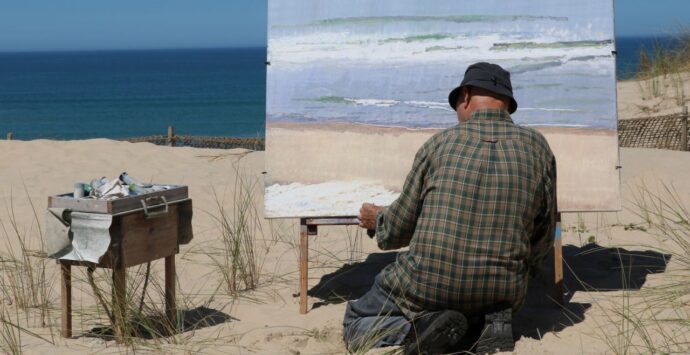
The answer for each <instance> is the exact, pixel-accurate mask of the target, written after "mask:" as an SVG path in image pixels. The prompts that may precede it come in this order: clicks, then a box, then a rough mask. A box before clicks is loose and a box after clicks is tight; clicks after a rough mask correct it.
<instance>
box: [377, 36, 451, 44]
mask: <svg viewBox="0 0 690 355" xmlns="http://www.w3.org/2000/svg"><path fill="white" fill-rule="evenodd" d="M455 37H456V36H455V35H452V34H448V33H438V34H427V35H417V36H407V37H402V38H387V39H384V40H381V41H379V44H388V43H398V42H402V43H413V42H424V41H440V40H443V39H452V38H455Z"/></svg>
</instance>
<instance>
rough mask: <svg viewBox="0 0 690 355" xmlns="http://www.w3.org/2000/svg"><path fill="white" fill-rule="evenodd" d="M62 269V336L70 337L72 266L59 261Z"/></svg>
mask: <svg viewBox="0 0 690 355" xmlns="http://www.w3.org/2000/svg"><path fill="white" fill-rule="evenodd" d="M60 270H61V271H62V288H61V293H60V295H61V298H62V337H63V338H71V337H72V267H71V265H69V264H67V263H63V262H60Z"/></svg>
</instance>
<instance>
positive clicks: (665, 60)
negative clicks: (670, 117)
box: [636, 28, 690, 106]
mask: <svg viewBox="0 0 690 355" xmlns="http://www.w3.org/2000/svg"><path fill="white" fill-rule="evenodd" d="M639 55H640V64H639V67H638V72H637V75H636V79H637V80H638V85H639V87H640V90H641V93H642V98H643V99H646V100H649V99H653V98H657V97H660V96H666V95H669V94H671V95H673V97H674V98H675V102H676V104H677V105H678V106H682V105H684V104H685V101H686V99H687V96H686V95H687V93H685V86H684V82H685V80H686V76H685V74H687V72H688V71H689V70H690V28H681V30H680V31H679V34H678V35H677V46H676V47H674V48H666V47H664V46H662V45H661V44H660V43H658V42H657V43H654V45H653V46H652V48H651V50H647V49H644V48H642V49H641V50H640V54H639ZM669 90H671V91H672V92H669Z"/></svg>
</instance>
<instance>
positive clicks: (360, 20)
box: [278, 15, 568, 27]
mask: <svg viewBox="0 0 690 355" xmlns="http://www.w3.org/2000/svg"><path fill="white" fill-rule="evenodd" d="M542 20H548V21H560V22H564V21H568V18H567V17H561V16H531V15H509V16H500V15H461V16H362V17H341V18H331V19H325V20H320V21H315V22H311V23H309V24H306V25H293V26H278V27H302V26H340V25H378V24H385V23H400V22H452V23H479V22H484V23H495V22H515V21H542Z"/></svg>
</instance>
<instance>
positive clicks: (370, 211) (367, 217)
mask: <svg viewBox="0 0 690 355" xmlns="http://www.w3.org/2000/svg"><path fill="white" fill-rule="evenodd" d="M382 209H383V207H381V206H376V205H374V204H371V203H365V204H363V205H362V208H360V209H359V226H360V227H362V228H364V229H367V230H375V229H376V215H378V213H379V211H381V210H382Z"/></svg>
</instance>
